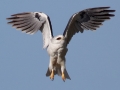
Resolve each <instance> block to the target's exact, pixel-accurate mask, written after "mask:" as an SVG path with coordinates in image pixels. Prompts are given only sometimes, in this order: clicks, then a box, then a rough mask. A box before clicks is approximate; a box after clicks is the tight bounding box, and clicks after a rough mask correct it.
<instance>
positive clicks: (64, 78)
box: [61, 73, 66, 82]
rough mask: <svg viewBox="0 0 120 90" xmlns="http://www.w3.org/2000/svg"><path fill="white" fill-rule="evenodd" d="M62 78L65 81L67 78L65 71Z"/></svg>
mask: <svg viewBox="0 0 120 90" xmlns="http://www.w3.org/2000/svg"><path fill="white" fill-rule="evenodd" d="M61 77H62V80H63V81H64V82H65V80H66V77H65V74H64V73H62V76H61Z"/></svg>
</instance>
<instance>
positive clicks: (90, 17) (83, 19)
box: [63, 7, 115, 44]
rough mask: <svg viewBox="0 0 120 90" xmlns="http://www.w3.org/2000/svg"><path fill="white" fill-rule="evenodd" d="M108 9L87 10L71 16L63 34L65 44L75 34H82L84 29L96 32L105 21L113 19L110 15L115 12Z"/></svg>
mask: <svg viewBox="0 0 120 90" xmlns="http://www.w3.org/2000/svg"><path fill="white" fill-rule="evenodd" d="M109 8H110V7H96V8H89V9H85V10H82V11H80V12H78V13H75V14H73V15H72V17H71V18H70V20H69V22H68V24H67V26H66V29H65V31H64V33H63V35H64V36H65V38H66V41H67V44H69V42H70V40H71V38H72V37H73V35H75V34H76V33H78V32H81V33H83V31H84V30H85V29H86V30H96V29H97V28H99V27H100V26H101V25H102V23H103V22H104V21H105V20H108V19H110V17H113V16H114V14H110V13H111V12H115V10H108V9H109Z"/></svg>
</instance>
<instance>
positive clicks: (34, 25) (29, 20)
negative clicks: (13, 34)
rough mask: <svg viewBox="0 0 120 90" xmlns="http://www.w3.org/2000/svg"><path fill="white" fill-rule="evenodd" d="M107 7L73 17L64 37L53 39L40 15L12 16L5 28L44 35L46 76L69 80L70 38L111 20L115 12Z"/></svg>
mask: <svg viewBox="0 0 120 90" xmlns="http://www.w3.org/2000/svg"><path fill="white" fill-rule="evenodd" d="M109 8H110V7H96V8H89V9H85V10H82V11H80V12H77V13H75V14H73V15H72V16H71V18H70V20H69V22H68V24H67V26H66V28H65V30H64V32H63V35H58V36H55V37H54V36H53V32H52V25H51V21H50V18H49V16H48V15H46V14H45V13H42V12H24V13H18V14H13V15H11V17H10V18H7V19H8V20H10V22H8V24H12V26H13V27H15V28H16V29H19V30H21V31H22V32H25V33H28V34H34V33H36V32H37V31H38V30H40V31H41V33H42V35H43V43H44V45H43V47H44V48H46V49H47V52H48V54H49V56H50V62H49V67H48V70H47V73H46V76H50V79H51V80H53V79H54V75H56V74H58V75H59V76H61V77H62V80H63V81H65V80H66V79H70V76H69V75H68V73H67V70H66V65H65V62H66V59H65V55H66V53H67V51H68V49H67V45H68V44H69V42H70V40H71V38H72V37H73V35H75V34H76V33H78V32H81V33H83V31H84V30H96V29H97V28H99V27H100V26H101V25H102V23H103V22H104V21H105V20H108V19H110V17H113V16H114V14H111V13H113V12H115V10H109Z"/></svg>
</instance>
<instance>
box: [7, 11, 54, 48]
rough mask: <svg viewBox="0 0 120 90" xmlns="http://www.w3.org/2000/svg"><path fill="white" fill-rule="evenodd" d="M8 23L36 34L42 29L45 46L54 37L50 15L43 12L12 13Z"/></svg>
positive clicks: (23, 30)
mask: <svg viewBox="0 0 120 90" xmlns="http://www.w3.org/2000/svg"><path fill="white" fill-rule="evenodd" d="M7 20H10V22H8V24H12V26H13V27H15V28H16V29H19V30H21V31H22V32H25V33H27V34H34V33H36V32H37V31H38V30H40V31H41V32H42V34H43V43H44V46H43V47H44V48H46V47H47V46H48V45H49V41H50V39H52V38H53V32H52V26H51V21H50V19H49V16H47V15H46V14H44V13H42V12H25V13H18V14H13V15H11V17H10V18H7Z"/></svg>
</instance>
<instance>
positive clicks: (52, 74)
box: [50, 70, 54, 80]
mask: <svg viewBox="0 0 120 90" xmlns="http://www.w3.org/2000/svg"><path fill="white" fill-rule="evenodd" d="M50 79H51V80H54V70H52V72H51V75H50Z"/></svg>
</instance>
